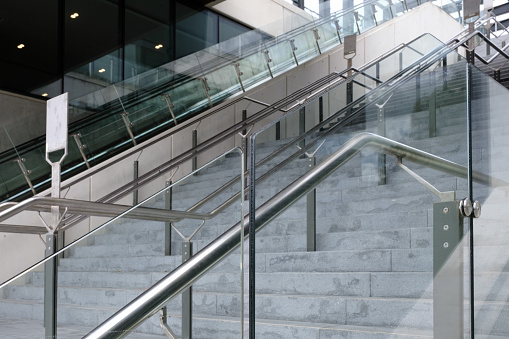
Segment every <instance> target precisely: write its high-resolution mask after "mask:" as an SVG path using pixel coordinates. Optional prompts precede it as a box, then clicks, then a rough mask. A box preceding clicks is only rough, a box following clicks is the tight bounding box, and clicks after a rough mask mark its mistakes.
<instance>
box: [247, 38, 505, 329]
mask: <svg viewBox="0 0 509 339" xmlns="http://www.w3.org/2000/svg"><path fill="white" fill-rule="evenodd" d="M432 40H433V39H431V38H430V37H428V38H427V39H424V40H423V42H422V46H423V47H425V46H428V44H429V43H432ZM416 46H418V43H417V44H416ZM416 51H417V53H416ZM406 52H407V53H404V54H403V60H405V58H406V57H407V56H409V57H410V58H415V60H417V59H419V58H420V57H419V55H420V53H419V49H415V50H414V49H413V48H409V49H408V50H407V51H406ZM440 53H443V54H435V55H434V56H432V57H427V58H426V57H425V58H423V59H422V60H421V61H420V63H421V68H420V70H419V72H415V74H413V75H412V76H410V74H408V73H407V74H406V75H404V74H403V75H402V76H403V77H400V78H399V80H391V81H386V83H384V84H382V85H380V86H379V87H378V88H376V89H374V90H373V91H371V92H369V93H368V94H366V95H365V96H359V97H358V98H359V99H356V98H354V100H353V104H351V105H350V106H347V107H346V108H341V106H340V105H338V106H337V108H335V107H334V105H335V103H334V101H331V99H330V98H331V97H334V96H343V97H345V96H346V94H345V92H344V89H343V88H341V86H338V87H337V88H334V89H332V90H331V91H330V92H329V93H328V98H327V96H325V95H324V96H323V97H322V98H318V99H317V100H316V101H315V102H310V103H306V105H305V106H303V107H302V108H300V109H298V110H295V111H294V112H292V113H290V114H288V115H286V116H284V117H283V118H282V119H280V120H279V121H277V123H278V124H280V125H281V126H286V128H287V130H291V131H292V132H291V133H288V134H287V135H286V136H285V137H286V138H285V139H283V140H280V141H277V142H276V141H274V133H273V127H272V125H271V126H267V127H266V128H264V129H262V130H261V131H259V132H257V133H255V134H254V135H253V137H252V138H251V140H252V143H251V145H252V149H251V153H252V154H253V160H252V164H256V165H255V167H254V168H253V167H252V166H251V168H252V171H254V173H251V174H250V175H251V178H252V179H251V184H252V185H253V184H254V185H253V186H252V188H251V194H250V199H252V201H251V206H256V207H257V208H258V210H257V211H256V213H253V211H251V213H250V220H251V223H252V224H251V227H252V228H253V227H256V228H257V229H259V231H258V232H257V233H256V237H255V242H254V247H255V248H254V251H253V250H251V252H250V254H251V258H250V265H251V267H255V269H254V270H253V272H254V276H251V279H254V282H253V283H252V286H254V287H255V289H254V292H255V294H254V296H255V298H254V304H253V306H254V309H250V311H252V312H254V313H252V316H254V318H255V324H256V325H255V331H256V335H257V336H260V337H264V336H268V335H269V333H274V332H275V331H277V333H278V334H279V335H281V336H282V337H290V336H292V337H296V338H308V337H313V336H318V335H320V336H322V335H324V336H330V337H335V336H337V337H340V336H341V337H347V336H352V337H354V336H359V337H370V336H381V337H405V338H414V337H415V338H417V337H422V336H430V337H435V338H445V337H463V336H464V335H468V334H469V333H470V332H471V328H470V323H469V321H468V319H469V318H470V316H471V313H470V312H471V311H470V310H471V302H470V300H471V299H470V293H469V290H470V288H469V286H470V269H471V266H470V262H469V260H468V258H469V256H470V254H471V252H470V246H469V241H468V239H469V232H470V230H471V229H472V226H471V223H469V220H468V219H464V218H463V216H461V215H460V212H459V200H460V199H463V198H464V197H465V196H466V194H467V192H468V185H467V180H466V177H467V173H468V167H469V161H468V154H469V152H470V151H469V148H468V144H467V143H466V140H467V114H466V111H467V73H466V69H467V68H466V62H465V60H464V59H463V58H461V57H459V55H458V54H457V53H456V52H453V51H450V52H443V51H442V52H440ZM444 59H446V62H444V61H443V60H444ZM383 63H387V64H388V65H392V67H385V68H383V69H388V70H390V71H391V70H392V72H393V73H397V72H399V69H400V67H399V64H400V57H399V55H396V56H395V57H394V58H393V59H392V60H391V58H388V59H387V60H382V61H380V64H383ZM403 64H405V61H403ZM380 70H382V67H381V66H380ZM372 71H373V72H376V71H377V65H373V69H372ZM390 71H389V73H390ZM381 72H382V71H381ZM371 74H373V73H371ZM380 77H381V78H384V77H385V78H384V79H387V78H390V74H384V75H382V74H380ZM355 79H356V78H354V80H355ZM354 84H355V83H354ZM354 86H355V85H354ZM493 86H495V87H496V86H498V85H496V84H494V83H493ZM336 90H339V91H343V93H342V94H340V95H338V94H334V91H336ZM473 93H476V91H475V90H474V92H473ZM475 96H476V94H474V97H475ZM478 96H480V95H478ZM490 100H493V102H494V101H497V99H496V97H495V98H493V99H490ZM325 102H328V105H325V104H323V103H325ZM498 102H500V99H498ZM322 105H323V107H328V109H329V112H330V113H329V118H328V120H324V121H323V122H321V121H320V119H319V111H317V110H316V107H317V106H322ZM499 106H500V103H499ZM473 107H478V108H480V107H485V104H483V103H481V102H479V106H477V105H474V106H473ZM480 111H483V110H480ZM304 121H305V122H306V123H308V122H310V121H311V122H313V123H311V124H310V125H305V126H304V127H303V125H302V122H304ZM474 121H476V123H474V125H473V126H476V125H475V124H480V125H483V124H485V123H484V120H483V119H482V118H481V117H480V116H479V117H477V118H474ZM476 134H477V129H476V128H475V127H474V136H475V135H476ZM497 137H500V134H499V133H497ZM483 143H484V141H483ZM474 144H475V140H474ZM487 144H492V143H490V142H489V141H488V142H487ZM281 146H284V147H282V148H281ZM280 148H281V149H282V151H281V152H279V151H277V150H278V149H280ZM277 152H279V153H277ZM488 152H489V151H488ZM276 153H277V157H274V158H273V159H272V160H271V161H270V162H269V161H263V160H262V159H265V158H266V157H267V155H269V154H276ZM417 154H418V155H417ZM473 155H474V163H475V164H477V166H478V169H477V171H478V173H477V174H476V175H475V177H474V180H477V181H478V182H479V181H480V182H479V185H481V184H482V186H480V187H482V190H484V191H491V190H492V188H489V185H492V183H490V182H488V181H486V180H484V179H482V175H480V174H479V173H483V174H490V173H489V171H487V168H486V162H485V161H484V160H483V158H482V156H481V155H483V156H484V155H486V157H489V156H488V154H485V153H484V151H483V152H478V151H476V147H475V146H474V148H473ZM419 157H422V160H419ZM435 157H439V158H441V159H443V160H440V161H438V160H437V162H436V163H435V161H434V160H433V161H430V160H429V159H431V158H433V159H436V158H435ZM424 159H427V160H424ZM439 162H443V164H444V165H443V166H438V165H436V164H437V163H439ZM452 163H454V165H452ZM502 163H503V161H501V162H500V164H502ZM452 167H455V168H456V169H457V171H456V172H451V171H449V170H448V168H449V169H450V168H452ZM475 167H476V166H474V168H475ZM318 168H319V169H320V172H315V171H317V169H318ZM324 172H326V173H328V174H329V175H328V176H327V177H324V178H322V177H321V175H323V173H324ZM320 173H321V174H320ZM492 174H494V172H492ZM500 174H501V173H500ZM496 177H497V178H500V177H501V176H499V175H496ZM416 178H418V180H416ZM254 179H256V180H254ZM421 179H424V180H425V181H423V180H421ZM296 182H297V183H300V185H298V186H289V185H290V184H292V183H293V184H295V183H296ZM314 184H318V186H316V187H314ZM486 185H488V187H487V186H486ZM313 187H314V188H313ZM311 188H313V189H311ZM495 191H496V190H495ZM499 193H500V194H499V195H500V197H502V196H503V195H504V193H503V191H501V192H499ZM498 203H501V201H498ZM276 207H278V208H276ZM494 210H495V209H494ZM253 220H254V221H253ZM476 221H477V220H476ZM262 225H264V226H263V228H262ZM474 232H475V229H474ZM474 234H477V236H478V237H481V234H482V232H479V233H474ZM251 241H252V240H251ZM479 245H480V246H482V245H481V244H479ZM250 246H253V243H252V242H251V243H250ZM495 247H496V245H495ZM476 249H477V247H475V248H474V252H472V253H475V250H476ZM479 251H481V250H479ZM253 252H254V253H253ZM487 252H488V251H487ZM492 253H494V251H493V252H492ZM253 254H254V255H253ZM253 259H254V261H253ZM479 261H480V260H479ZM253 263H254V266H253ZM500 263H503V259H502V260H501V261H500ZM260 265H262V266H261V267H260ZM476 267H477V266H476ZM481 267H483V266H482V264H480V266H479V270H482V271H484V270H486V268H481ZM502 267H504V266H502V265H499V269H498V271H497V272H498V273H494V274H492V275H491V276H490V278H492V286H493V288H494V289H495V290H496V291H502V290H503V281H505V280H503V278H502V279H500V277H501V276H503V271H504V269H503V268H502ZM488 270H489V269H488ZM487 275H490V274H487ZM477 276H478V277H479V278H478V279H479V280H480V281H481V279H485V278H486V277H485V276H482V275H481V274H478V275H477ZM481 276H482V278H481ZM482 281H483V282H484V280H482ZM480 284H482V283H480ZM481 290H484V289H483V288H481ZM491 291H493V290H491ZM251 292H252V291H251ZM488 295H489V296H488ZM251 296H253V294H251ZM485 296H486V297H485V299H484V300H485V301H484V303H482V305H483V306H480V305H477V306H476V310H480V309H481V307H485V310H484V311H485V312H484V313H483V312H482V311H476V312H477V313H478V315H477V317H478V318H479V319H480V318H481V317H483V319H487V318H489V319H490V320H489V321H487V322H489V324H487V325H486V323H485V324H483V325H481V324H480V325H479V328H478V329H476V331H478V333H479V334H481V333H482V334H489V333H490V332H489V330H488V327H489V326H491V327H490V329H491V330H492V332H491V333H492V334H497V335H500V333H507V332H504V331H507V329H506V326H505V327H504V326H503V321H502V320H501V317H503V312H505V308H504V307H506V306H505V303H506V301H507V300H505V299H504V298H503V296H502V295H498V296H497V297H500V299H496V298H497V297H495V296H494V294H491V295H490V294H489V293H487V294H485ZM495 299H496V300H497V301H495ZM474 304H476V301H474ZM487 310H489V311H491V312H492V313H491V314H489V313H490V312H489V311H487ZM481 313H483V314H482V315H481ZM490 316H491V318H490ZM482 326H485V327H484V328H482ZM502 335H503V334H502Z"/></svg>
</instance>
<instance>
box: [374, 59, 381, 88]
mask: <svg viewBox="0 0 509 339" xmlns="http://www.w3.org/2000/svg"><path fill="white" fill-rule="evenodd" d="M375 74H376V78H377V79H378V80H381V79H380V63H379V62H377V63H376V66H375ZM378 85H380V83H379V82H376V84H375V86H377V87H378Z"/></svg>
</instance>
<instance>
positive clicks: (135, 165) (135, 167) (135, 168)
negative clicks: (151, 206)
mask: <svg viewBox="0 0 509 339" xmlns="http://www.w3.org/2000/svg"><path fill="white" fill-rule="evenodd" d="M138 168H139V162H138V160H135V161H134V163H133V179H134V180H135V181H136V180H138ZM134 185H135V186H138V183H137V182H136V183H135V184H134ZM135 205H138V190H137V189H136V190H134V191H133V206H135Z"/></svg>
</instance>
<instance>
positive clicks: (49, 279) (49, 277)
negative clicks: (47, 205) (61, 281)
mask: <svg viewBox="0 0 509 339" xmlns="http://www.w3.org/2000/svg"><path fill="white" fill-rule="evenodd" d="M52 208H53V207H52ZM57 240H58V239H57V236H56V235H55V234H48V235H46V250H45V252H44V255H45V257H48V256H50V255H53V254H54V253H55V252H56V246H57ZM57 284H58V268H57V257H53V258H52V259H50V260H48V261H47V262H46V263H45V264H44V331H45V337H46V338H56V337H57V293H58V291H57Z"/></svg>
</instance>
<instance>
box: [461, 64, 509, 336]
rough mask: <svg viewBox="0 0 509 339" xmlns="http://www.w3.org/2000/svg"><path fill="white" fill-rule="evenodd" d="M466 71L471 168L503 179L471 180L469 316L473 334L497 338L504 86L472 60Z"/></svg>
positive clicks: (503, 284)
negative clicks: (476, 212) (476, 208)
mask: <svg viewBox="0 0 509 339" xmlns="http://www.w3.org/2000/svg"><path fill="white" fill-rule="evenodd" d="M469 72H470V73H469V76H470V80H471V86H472V87H471V92H470V96H469V100H470V103H471V109H472V123H471V127H472V135H471V143H472V152H471V157H472V169H473V171H474V172H482V173H486V174H489V175H491V176H493V177H495V178H500V179H504V180H505V182H500V183H498V184H497V183H494V186H498V187H486V186H484V185H480V184H479V183H476V182H475V181H474V182H473V183H472V198H473V200H474V201H477V202H478V203H479V204H480V206H481V210H480V212H481V213H480V217H479V218H473V219H472V220H471V222H473V227H472V232H473V234H468V235H469V237H470V240H471V241H472V242H473V246H474V253H473V263H474V266H473V267H474V270H473V272H472V273H473V277H474V279H473V288H474V294H473V297H474V315H473V319H472V320H473V321H474V334H475V336H476V337H483V336H485V337H492V338H500V337H507V336H509V328H508V326H507V321H505V320H504V319H505V316H506V314H507V312H508V307H509V304H508V300H509V299H508V296H507V291H508V290H509V280H508V274H509V273H508V272H509V271H508V270H509V265H508V262H509V256H508V254H509V253H508V246H507V242H506V241H505V240H506V239H507V237H506V235H507V233H508V223H507V218H506V213H507V203H508V195H507V192H508V190H509V186H508V184H507V178H508V175H507V171H508V163H507V156H506V154H507V152H506V151H505V147H507V122H508V120H507V114H506V113H507V109H506V108H505V103H506V102H507V99H506V98H507V89H505V88H504V87H503V86H501V85H500V84H499V83H497V82H496V81H495V80H493V79H491V78H490V77H488V76H487V75H486V74H485V73H483V72H481V71H479V70H478V69H477V68H475V67H473V66H469ZM467 196H469V195H468V192H464V197H467ZM469 320H470V319H469Z"/></svg>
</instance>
